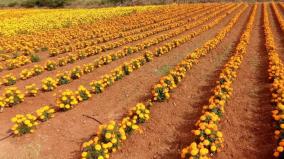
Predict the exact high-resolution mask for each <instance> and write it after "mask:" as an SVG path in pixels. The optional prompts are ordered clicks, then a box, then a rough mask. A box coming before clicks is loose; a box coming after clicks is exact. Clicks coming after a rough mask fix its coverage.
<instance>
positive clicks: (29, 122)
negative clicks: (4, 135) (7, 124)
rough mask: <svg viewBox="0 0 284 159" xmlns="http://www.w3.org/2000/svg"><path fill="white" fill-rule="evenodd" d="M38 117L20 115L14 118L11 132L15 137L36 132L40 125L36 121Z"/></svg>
mask: <svg viewBox="0 0 284 159" xmlns="http://www.w3.org/2000/svg"><path fill="white" fill-rule="evenodd" d="M36 119H37V118H36V117H35V116H34V115H32V114H27V115H21V114H18V115H16V116H15V117H13V118H12V122H13V123H14V125H13V127H12V128H11V130H12V131H13V133H14V134H15V135H23V134H27V133H32V132H34V129H35V128H36V126H37V125H38V122H37V121H36Z"/></svg>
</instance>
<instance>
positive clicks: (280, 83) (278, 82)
mask: <svg viewBox="0 0 284 159" xmlns="http://www.w3.org/2000/svg"><path fill="white" fill-rule="evenodd" d="M274 11H276V10H275V8H274ZM263 24H264V35H265V47H266V51H267V53H268V61H269V64H268V75H269V76H268V77H269V80H270V82H271V88H270V91H271V97H272V99H271V103H272V106H273V111H272V117H273V119H274V127H275V131H274V137H275V139H276V143H277V146H276V147H275V149H274V153H273V156H274V157H275V158H283V157H284V153H283V151H284V120H283V119H284V118H283V117H284V116H283V114H284V103H283V101H282V100H283V97H284V92H283V88H284V65H283V62H282V60H281V59H280V57H279V54H278V52H277V50H276V45H275V41H274V37H273V33H272V30H271V27H270V21H269V17H268V12H267V6H266V5H263Z"/></svg>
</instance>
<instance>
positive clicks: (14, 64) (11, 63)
mask: <svg viewBox="0 0 284 159" xmlns="http://www.w3.org/2000/svg"><path fill="white" fill-rule="evenodd" d="M217 9H218V8H215V10H217ZM211 10H213V9H211ZM211 10H208V11H206V12H205V13H202V14H200V15H199V14H198V15H195V16H193V17H190V15H193V13H190V14H188V15H186V17H190V18H189V19H187V20H190V21H193V20H196V19H198V18H200V17H202V16H203V15H206V14H209V13H210V11H211ZM184 18H185V17H183V19H184ZM181 19H182V18H181ZM186 23H187V21H186V20H180V21H177V22H176V21H171V23H169V24H168V25H165V23H163V24H162V25H157V26H161V27H158V28H155V27H157V26H154V28H155V29H152V30H150V31H147V32H142V33H140V34H137V35H132V36H127V37H125V38H122V39H121V40H117V41H115V42H110V43H106V44H103V45H99V46H98V45H96V44H98V43H103V42H107V41H109V40H110V39H109V40H100V39H98V40H99V41H100V42H98V41H97V42H96V41H95V40H93V39H92V40H90V43H88V42H87V43H88V44H87V43H84V41H83V42H81V43H80V44H74V45H68V46H67V47H66V46H65V47H62V48H63V49H62V48H61V49H60V48H57V49H55V50H54V49H53V51H50V52H49V54H50V55H51V56H57V55H58V54H62V53H67V52H72V53H70V54H69V55H67V56H64V57H61V58H58V59H57V61H58V65H59V66H65V65H67V64H68V63H73V61H74V60H78V59H82V58H85V57H86V56H93V55H95V54H98V53H101V52H105V51H109V50H111V49H115V48H117V47H119V46H122V45H124V44H127V43H131V42H134V41H137V40H141V39H144V38H146V37H148V36H152V35H154V34H158V33H160V32H162V31H167V30H170V29H173V28H176V27H181V26H183V25H185V24H186ZM141 29H143V28H141ZM120 34H121V33H120ZM75 45H79V48H78V49H77V47H75ZM80 46H81V47H82V48H81V47H80ZM60 50H62V51H60ZM86 53H87V55H86ZM37 61H39V56H38V55H35V54H31V55H30V57H27V56H25V55H22V56H18V57H17V58H14V59H9V60H7V61H6V62H5V64H4V65H5V66H6V68H7V69H14V68H19V67H22V66H24V65H27V64H29V63H31V62H37ZM53 62H55V61H53ZM47 64H48V63H47ZM47 64H46V65H47ZM1 68H2V69H4V67H3V66H2V67H0V70H1ZM51 70H52V69H51ZM22 74H24V75H29V74H31V73H28V70H26V69H24V70H22ZM31 76H32V75H31Z"/></svg>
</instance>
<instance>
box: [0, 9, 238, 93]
mask: <svg viewBox="0 0 284 159" xmlns="http://www.w3.org/2000/svg"><path fill="white" fill-rule="evenodd" d="M232 10H233V9H231V10H230V11H232ZM222 11H223V10H220V11H218V12H216V13H213V14H212V16H216V15H217V14H218V13H220V12H222ZM212 16H210V17H212ZM210 17H209V18H210ZM209 18H208V17H206V18H204V19H200V21H196V23H192V24H190V25H188V26H187V29H186V30H188V29H190V28H192V27H194V26H196V25H198V24H202V22H204V21H206V20H208V19H209ZM221 18H224V16H222V17H221ZM219 19H220V18H219ZM182 31H184V29H182ZM182 31H177V32H175V31H173V32H172V33H170V35H169V34H165V35H161V36H159V37H157V38H156V39H152V40H149V41H145V42H143V43H142V44H137V45H136V46H135V47H125V48H124V50H123V51H118V52H116V53H112V54H110V55H103V56H101V57H100V58H98V59H96V60H94V61H93V62H91V63H88V64H84V65H83V67H80V66H75V67H74V68H73V69H71V71H66V72H64V73H58V74H57V75H56V79H53V78H51V77H47V78H45V79H43V86H42V90H43V91H52V90H54V89H55V88H56V87H57V85H63V84H67V83H70V82H71V80H75V79H78V78H80V77H81V76H82V75H83V74H87V73H90V72H93V71H94V70H95V68H98V67H101V66H103V65H106V64H109V63H111V62H112V61H115V60H117V59H121V58H123V57H125V56H128V55H131V54H133V53H136V52H138V51H142V50H144V49H147V48H148V47H150V46H151V45H156V44H158V43H160V42H162V41H165V40H167V39H169V38H171V37H174V36H175V35H177V34H181V33H182ZM204 31H206V30H204V29H203V30H199V31H198V32H193V33H192V34H190V35H189V36H187V38H181V40H180V39H175V40H172V43H174V45H177V44H178V43H180V42H182V41H188V40H190V39H192V38H193V37H195V36H197V35H198V34H200V33H202V32H204ZM182 39H183V40H182ZM187 39H188V40H187ZM141 45H142V46H143V47H141ZM168 47H171V46H170V45H169V44H165V45H164V46H163V47H160V48H159V49H158V50H157V52H158V54H163V52H165V51H167V50H169V48H168ZM72 57H74V58H71V57H70V58H67V59H66V60H68V61H67V62H66V61H65V62H62V61H60V60H59V61H58V64H57V63H56V62H54V61H47V63H46V65H45V66H44V67H43V66H40V65H35V66H34V67H33V68H31V69H30V70H28V69H24V70H22V71H21V73H20V79H21V80H26V79H29V78H32V77H34V76H38V75H40V74H42V73H43V72H44V71H53V70H55V69H56V68H57V67H58V66H59V67H60V66H61V67H62V66H65V65H66V64H67V63H70V64H71V63H74V62H75V61H76V60H82V59H84V58H86V57H88V55H85V56H81V55H78V56H72ZM16 81H17V78H16V77H15V76H13V75H12V74H8V75H5V76H4V77H3V79H2V84H3V85H6V86H11V85H14V84H15V83H16ZM32 85H34V84H32ZM26 87H27V89H29V88H34V89H36V88H35V87H34V86H32V87H31V86H30V85H27V86H26ZM32 91H33V92H35V93H34V95H33V96H35V95H36V93H37V92H38V91H35V90H32Z"/></svg>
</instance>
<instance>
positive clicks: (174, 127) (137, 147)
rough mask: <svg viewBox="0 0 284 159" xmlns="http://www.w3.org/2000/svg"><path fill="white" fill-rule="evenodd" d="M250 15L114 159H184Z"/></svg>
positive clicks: (159, 106)
mask: <svg viewBox="0 0 284 159" xmlns="http://www.w3.org/2000/svg"><path fill="white" fill-rule="evenodd" d="M248 15H249V10H247V11H246V12H245V13H244V14H243V15H242V17H243V18H240V20H239V21H238V22H237V24H236V25H235V26H234V28H233V30H232V32H230V33H229V34H228V35H227V37H226V38H225V39H224V40H223V41H222V42H221V44H219V45H218V46H217V48H216V49H214V50H212V51H211V52H210V53H209V54H208V55H207V56H205V57H202V58H201V59H200V62H199V63H198V64H197V65H196V66H193V68H192V70H190V71H189V72H188V73H187V76H186V77H185V78H184V79H183V81H182V83H181V84H180V85H179V86H178V88H177V89H175V90H174V91H173V93H172V98H171V99H170V100H169V101H168V102H166V103H158V104H155V106H153V108H152V109H151V117H152V118H151V119H150V121H149V122H147V123H146V124H144V125H143V131H144V133H143V134H142V135H141V134H134V135H133V136H131V137H130V139H129V140H127V141H126V142H125V144H124V145H123V147H122V149H121V150H120V151H119V152H118V153H114V155H113V158H135V159H177V158H180V151H181V149H182V148H184V147H185V146H187V145H189V144H190V142H192V141H193V140H194V139H193V135H192V133H191V130H193V129H194V124H195V122H196V121H197V120H198V118H199V116H200V114H201V109H202V106H203V105H204V104H206V103H207V102H208V99H209V97H210V96H211V94H212V93H211V89H213V88H214V86H215V81H216V80H217V78H218V75H219V72H220V70H221V69H222V67H223V65H224V64H225V63H226V62H227V60H228V59H229V57H230V56H231V55H232V52H233V50H234V48H235V45H236V43H237V42H238V41H239V37H240V34H241V33H242V30H243V26H244V24H245V23H246V21H247V19H248Z"/></svg>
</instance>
